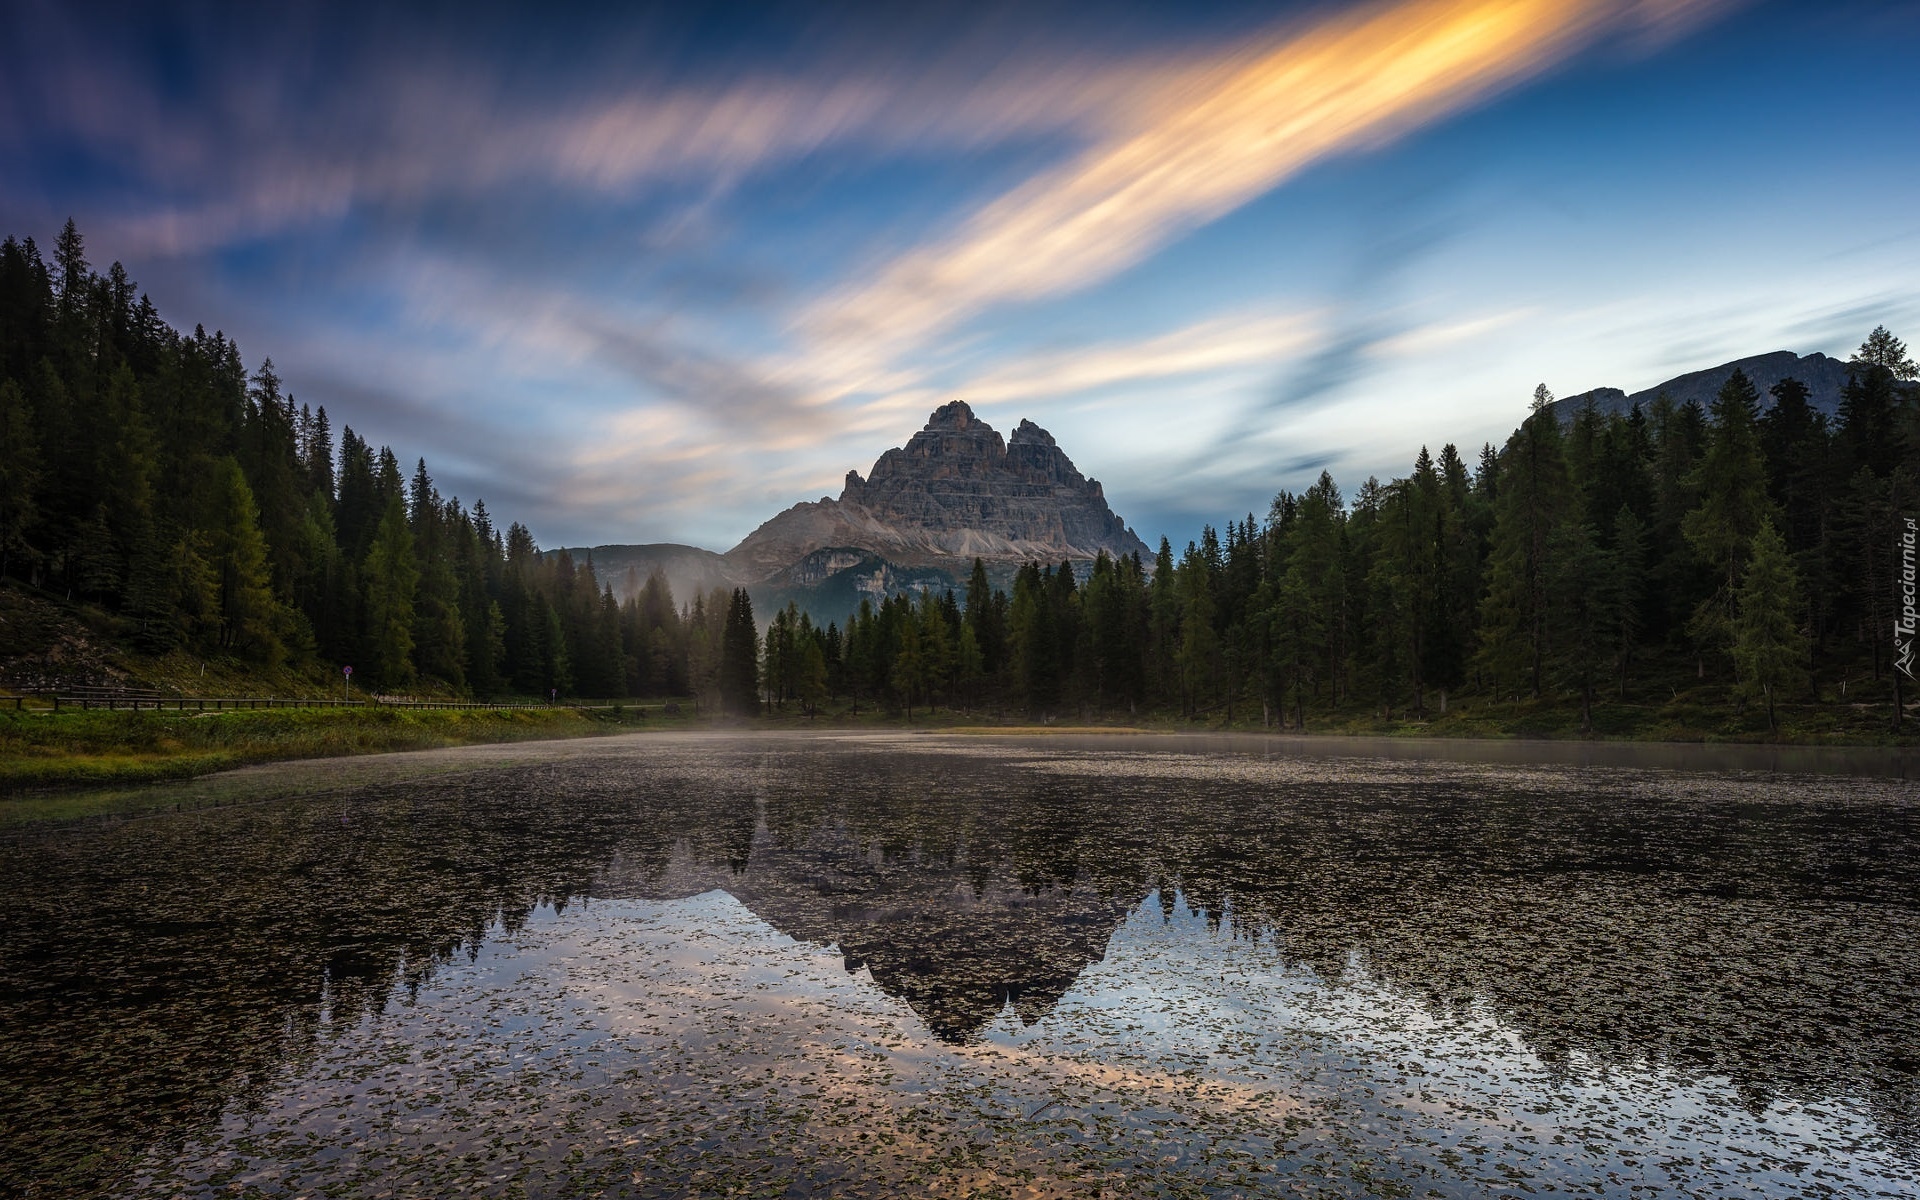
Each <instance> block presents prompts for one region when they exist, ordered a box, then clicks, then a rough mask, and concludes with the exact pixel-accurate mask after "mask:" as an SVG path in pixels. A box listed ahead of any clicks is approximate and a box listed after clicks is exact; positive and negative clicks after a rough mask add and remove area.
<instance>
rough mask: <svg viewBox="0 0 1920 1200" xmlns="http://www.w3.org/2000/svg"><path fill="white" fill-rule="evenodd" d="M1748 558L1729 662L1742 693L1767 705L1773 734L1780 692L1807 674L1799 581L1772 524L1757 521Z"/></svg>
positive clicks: (1765, 520) (1778, 724)
mask: <svg viewBox="0 0 1920 1200" xmlns="http://www.w3.org/2000/svg"><path fill="white" fill-rule="evenodd" d="M1750 553H1751V557H1750V561H1749V562H1748V563H1747V568H1746V575H1745V578H1744V579H1742V580H1741V583H1740V591H1739V600H1738V604H1737V607H1736V610H1735V615H1734V627H1733V659H1734V663H1735V664H1736V666H1737V668H1738V670H1739V678H1740V687H1741V690H1742V691H1743V692H1744V693H1745V694H1746V695H1747V696H1748V697H1749V698H1751V699H1756V700H1765V701H1766V705H1767V730H1768V732H1770V733H1772V732H1778V731H1779V728H1780V723H1779V719H1778V717H1777V716H1776V714H1775V710H1774V706H1775V701H1776V699H1777V697H1778V695H1779V692H1780V689H1782V688H1786V687H1791V686H1793V684H1794V682H1795V681H1796V680H1798V679H1800V678H1801V676H1802V675H1803V674H1804V670H1805V668H1804V664H1805V661H1806V641H1805V636H1804V635H1803V634H1802V632H1801V629H1800V612H1801V607H1802V606H1801V596H1800V580H1799V577H1798V575H1797V574H1796V573H1795V571H1794V569H1793V560H1792V558H1790V557H1789V556H1788V554H1787V548H1786V543H1785V542H1784V541H1782V540H1781V537H1780V535H1779V534H1778V533H1777V532H1775V531H1774V528H1773V522H1772V520H1770V519H1763V520H1762V521H1761V523H1760V528H1759V530H1758V531H1756V532H1755V534H1754V536H1753V545H1752V548H1751V552H1750Z"/></svg>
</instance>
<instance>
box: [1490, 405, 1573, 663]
mask: <svg viewBox="0 0 1920 1200" xmlns="http://www.w3.org/2000/svg"><path fill="white" fill-rule="evenodd" d="M1572 499H1573V497H1572V483H1571V481H1570V480H1569V478H1568V476H1567V461H1566V455H1565V452H1564V449H1563V447H1562V443H1561V437H1560V425H1559V422H1558V421H1556V420H1555V419H1554V417H1553V414H1552V413H1551V412H1547V411H1545V410H1541V409H1536V411H1535V413H1534V415H1532V416H1530V417H1528V418H1527V420H1526V421H1525V422H1524V423H1523V424H1522V425H1521V426H1520V428H1519V429H1518V430H1516V431H1515V432H1514V434H1513V436H1512V437H1510V438H1508V439H1507V445H1506V448H1505V449H1504V450H1503V451H1502V452H1501V455H1500V486H1499V490H1498V493H1497V494H1496V498H1495V501H1494V525H1493V533H1492V538H1491V544H1490V546H1489V547H1488V552H1487V591H1486V595H1485V596H1484V597H1483V598H1482V600H1481V609H1480V649H1479V654H1478V659H1479V662H1480V665H1481V667H1482V668H1483V669H1484V670H1485V671H1486V672H1487V673H1488V674H1489V675H1491V676H1492V677H1493V679H1494V680H1495V682H1496V685H1497V686H1499V687H1501V688H1502V689H1506V688H1512V687H1513V686H1514V685H1516V684H1521V685H1524V686H1526V687H1527V688H1529V689H1530V690H1531V692H1532V694H1533V695H1534V696H1535V697H1538V696H1540V695H1541V693H1542V690H1543V688H1544V686H1545V682H1546V667H1547V660H1548V652H1549V646H1550V642H1551V637H1552V622H1551V616H1552V605H1551V601H1550V592H1551V590H1552V587H1553V579H1554V563H1553V537H1554V534H1555V532H1556V531H1557V530H1558V529H1559V528H1560V525H1561V523H1562V522H1563V521H1565V520H1566V518H1567V513H1568V510H1569V509H1570V507H1571V505H1572Z"/></svg>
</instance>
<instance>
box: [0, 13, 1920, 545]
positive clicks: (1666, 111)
mask: <svg viewBox="0 0 1920 1200" xmlns="http://www.w3.org/2000/svg"><path fill="white" fill-rule="evenodd" d="M613 7H616V6H600V5H591V6H579V7H576V6H573V5H570V4H567V3H561V2H555V3H549V4H544V5H540V6H489V5H486V4H475V3H463V4H458V5H454V4H448V5H444V6H440V7H430V6H429V7H420V6H404V5H393V4H373V5H359V6H356V5H353V4H328V5H313V6H300V5H287V6H267V5H242V6H223V5H219V4H192V5H179V4H161V3H148V4H136V5H127V6H122V7H116V6H103V5H97V4H87V3H80V2H76V0H58V2H53V3H41V2H39V0H6V3H5V4H4V5H0V45H6V46H9V47H10V49H9V51H8V53H7V55H6V59H7V65H6V68H5V70H4V71H0V234H8V233H10V234H13V235H14V236H19V237H24V236H33V237H34V238H35V239H36V240H37V241H39V242H40V244H41V245H42V246H43V247H50V246H51V244H52V242H53V238H54V236H55V234H56V233H57V232H58V230H59V228H60V225H61V224H62V223H63V222H64V221H65V220H66V219H67V218H68V217H69V216H71V217H72V218H74V219H75V220H76V221H77V222H78V223H79V226H80V229H81V231H82V233H83V234H84V235H85V236H86V238H87V246H88V251H89V256H90V257H91V258H92V259H93V261H94V262H95V264H96V266H104V265H105V264H107V263H109V262H112V261H115V260H118V261H120V262H122V263H124V264H125V265H126V267H127V269H128V271H129V272H130V273H131V274H132V276H133V277H134V279H135V280H136V281H137V282H138V283H139V285H140V286H141V288H142V289H143V290H144V291H145V292H146V293H147V294H149V295H150V296H151V297H152V299H153V301H154V303H155V304H156V305H157V306H158V307H159V309H160V312H161V314H162V315H163V316H164V317H165V318H166V319H167V320H168V321H170V322H171V323H173V324H174V325H175V326H177V327H181V328H186V329H191V328H192V327H193V326H194V325H195V324H204V325H205V326H206V327H207V328H208V329H216V328H217V329H221V330H224V331H225V332H226V333H227V334H228V335H230V336H232V337H234V338H236V339H237V340H238V342H239V344H240V347H241V350H242V353H243V354H244V355H245V357H246V360H247V362H248V365H249V366H254V365H257V364H258V363H259V362H260V360H261V359H263V358H267V357H271V358H272V360H273V362H274V365H275V368H276V370H277V371H278V373H279V374H280V376H281V377H282V379H283V380H284V383H285V386H286V387H287V388H288V389H290V390H291V391H292V393H293V395H294V396H295V397H296V399H297V400H299V401H301V402H304V403H307V404H310V405H316V406H317V405H324V406H325V407H326V409H327V411H328V414H329V416H330V417H331V419H332V422H333V426H334V429H335V430H336V432H337V431H338V430H339V428H340V427H341V426H342V425H343V424H344V425H349V426H351V427H352V428H353V429H354V430H355V431H356V432H358V433H359V434H360V435H361V436H363V437H365V438H367V439H369V440H370V441H372V442H374V443H376V444H382V443H384V444H390V445H392V447H393V448H394V450H395V452H396V453H397V454H398V455H399V456H400V457H401V459H402V460H403V462H406V463H408V464H411V463H412V462H413V460H414V459H415V458H417V457H422V456H424V457H425V459H426V460H427V464H428V468H429V470H430V471H431V472H432V473H433V475H434V477H435V478H436V480H437V481H438V483H439V485H440V488H441V490H442V492H443V493H446V494H451V495H458V496H459V497H461V498H462V499H463V500H464V501H466V502H468V503H469V504H470V503H471V502H472V501H473V500H474V499H477V498H484V499H485V500H486V502H487V505H488V508H489V509H490V510H491V511H493V512H494V513H495V514H496V516H498V517H501V518H504V519H517V520H520V521H522V522H524V523H526V524H527V525H528V526H529V527H530V528H531V529H532V531H533V533H534V535H535V537H536V538H537V539H538V540H539V542H540V543H541V544H542V545H546V546H558V545H595V544H606V543H639V542H656V541H673V542H687V543H690V544H694V545H700V546H706V547H709V548H712V549H719V550H724V549H726V548H728V547H729V546H731V545H733V544H734V543H735V542H737V541H739V540H740V539H741V538H742V537H744V536H745V535H746V534H747V533H748V532H750V531H751V530H752V529H753V528H754V527H755V526H756V525H758V524H759V523H760V522H761V521H763V520H765V519H767V518H768V517H771V516H772V515H773V514H774V513H776V512H778V511H779V510H781V509H784V508H786V507H787V506H789V505H791V504H793V503H796V502H798V501H802V500H810V499H817V498H819V497H821V496H823V495H838V493H839V491H840V487H841V481H842V478H843V476H844V475H845V473H846V472H847V471H848V470H849V469H858V470H860V471H861V472H863V473H864V472H866V470H867V469H868V468H869V467H870V466H871V464H872V462H873V460H874V459H875V458H876V457H878V456H879V454H880V453H881V452H883V451H884V450H886V449H887V448H889V447H891V446H897V445H900V444H902V443H904V442H905V441H906V439H907V438H908V437H910V436H911V435H912V434H913V432H914V431H915V430H917V429H919V428H920V427H921V425H922V424H924V423H925V421H926V419H927V415H928V413H929V412H930V411H931V410H932V409H934V408H935V407H937V406H939V405H940V404H943V403H946V402H947V401H950V400H956V399H958V400H965V401H966V402H967V403H968V404H970V405H971V406H972V408H973V410H974V411H975V413H976V414H978V415H979V416H980V417H982V418H983V419H985V420H987V421H988V422H989V423H991V424H993V425H994V426H995V427H996V428H998V429H1000V430H1001V431H1002V432H1003V433H1006V432H1010V431H1011V430H1012V428H1013V427H1014V426H1015V425H1016V424H1017V423H1018V422H1019V420H1020V419H1021V418H1023V417H1024V418H1029V419H1032V420H1033V421H1035V422H1036V423H1038V424H1040V425H1041V426H1043V427H1045V428H1046V429H1048V430H1049V431H1051V432H1052V433H1053V434H1054V436H1055V437H1056V438H1057V439H1058V441H1059V443H1060V445H1061V447H1062V448H1063V449H1065V450H1066V451H1067V453H1068V454H1069V455H1070V456H1071V457H1072V458H1073V460H1074V462H1075V463H1076V465H1078V466H1079V467H1080V469H1081V470H1082V471H1083V472H1084V473H1085V474H1087V475H1089V476H1092V477H1096V478H1098V479H1100V480H1101V481H1102V482H1103V483H1104V485H1105V488H1106V494H1107V497H1108V499H1109V501H1110V502H1111V503H1112V505H1113V507H1114V508H1115V510H1116V511H1117V512H1119V513H1120V514H1121V516H1123V517H1124V518H1126V520H1127V521H1128V522H1129V523H1130V524H1131V525H1132V526H1133V527H1134V528H1135V530H1137V531H1138V532H1139V533H1140V534H1141V535H1142V536H1144V537H1146V538H1147V539H1148V541H1149V542H1156V541H1157V540H1158V538H1159V537H1160V536H1161V535H1163V534H1164V535H1167V536H1169V537H1171V538H1173V540H1174V542H1175V544H1176V545H1178V544H1181V543H1182V542H1184V541H1185V540H1186V539H1187V538H1190V537H1193V536H1196V535H1197V533H1198V532H1199V529H1200V527H1201V524H1202V523H1203V522H1210V523H1213V524H1215V525H1219V524H1221V523H1223V522H1224V521H1226V520H1227V519H1229V518H1234V517H1237V516H1240V515H1244V514H1247V513H1253V514H1255V515H1261V514H1264V513H1265V512H1266V510H1267V507H1268V505H1269V503H1270V502H1271V500H1272V498H1273V495H1274V493H1275V492H1276V491H1278V490H1280V489H1282V488H1286V489H1291V490H1299V489H1301V488H1303V487H1304V486H1306V485H1307V484H1309V483H1311V482H1312V481H1313V479H1315V478H1316V477H1317V476H1318V474H1319V473H1320V471H1322V470H1323V469H1324V470H1330V471H1332V472H1333V474H1334V476H1335V478H1336V480H1338V481H1339V482H1340V483H1341V485H1342V486H1343V488H1345V490H1346V491H1347V492H1348V493H1349V494H1351V492H1352V491H1353V489H1354V487H1355V486H1357V484H1358V483H1359V482H1360V481H1361V480H1362V479H1364V478H1365V477H1366V476H1368V475H1369V474H1377V475H1378V476H1380V477H1381V478H1382V479H1385V478H1389V477H1391V476H1394V475H1400V474H1404V473H1405V472H1406V471H1407V470H1408V468H1409V466H1410V464H1411V463H1412V461H1413V459H1414V457H1415V455H1416V454H1417V453H1418V451H1419V449H1420V448H1421V446H1423V445H1426V446H1430V447H1432V448H1433V449H1435V450H1436V451H1437V449H1438V448H1439V446H1440V445H1441V444H1443V443H1445V442H1449V441H1451V442H1455V443H1457V444H1458V445H1459V446H1460V448H1461V450H1462V452H1463V454H1465V455H1466V456H1467V457H1468V458H1469V460H1471V459H1472V458H1473V457H1474V456H1475V455H1476V454H1477V452H1478V448H1479V446H1480V444H1481V443H1482V442H1483V441H1492V442H1494V443H1495V444H1498V443H1499V442H1500V441H1502V440H1503V439H1504V438H1505V437H1506V436H1507V434H1508V433H1509V432H1510V431H1511V430H1512V429H1513V427H1514V425H1515V424H1516V423H1517V422H1518V421H1519V419H1520V418H1521V417H1522V416H1524V414H1525V412H1526V406H1527V402H1528V400H1529V398H1530V397H1531V394H1532V391H1533V388H1534V385H1535V384H1537V383H1540V382H1545V383H1546V384H1547V386H1548V387H1549V388H1551V389H1552V390H1553V391H1554V392H1556V393H1557V394H1562V395H1564V394H1570V393H1574V392H1579V391H1584V390H1586V389H1588V388H1592V387H1595V386H1602V385H1604V386H1613V387H1621V388H1625V389H1626V390H1628V391H1633V390H1637V389H1640V388H1644V387H1648V386H1651V385H1653V384H1655V383H1658V382H1659V381H1661V380H1663V379H1665V378H1668V377H1670V376H1672V375H1676V374H1680V373H1682V372H1685V371H1689V370H1697V369H1701V368H1704V367H1710V366H1714V365H1717V364H1719V363H1722V362H1725V361H1728V360H1730V359H1734V358H1739V357H1744V356H1746V355H1749V354H1758V353H1763V352H1767V351H1772V350H1778V349H1790V350H1794V351H1797V352H1800V353H1810V352H1814V351H1820V352H1824V353H1828V354H1834V355H1837V356H1840V357H1845V356H1846V354H1848V353H1849V352H1850V351H1851V350H1852V349H1853V348H1854V347H1856V346H1857V345H1858V344H1859V343H1860V341H1861V340H1862V339H1863V338H1864V337H1865V336H1866V334H1867V333H1868V331H1869V330H1871V329H1872V328H1873V327H1874V326H1875V325H1879V324H1885V325H1887V326H1888V327H1890V328H1891V329H1893V331H1894V332H1895V333H1896V334H1898V335H1901V336H1903V337H1905V338H1907V339H1908V340H1909V341H1914V342H1916V343H1920V153H1917V151H1920V71H1916V64H1920V3H1913V2H1912V0H1883V2H1879V3H1867V2H1864V0H1823V2H1819V3H1784V2H1776V3H1768V2H1765V0H1753V2H1747V3H1742V2H1739V0H1387V2H1385V3H1374V4H1352V3H1298V2H1294V3H1288V2H1275V0H1269V2H1268V3H1259V4H1256V3H1240V4H1233V3H1229V4H1222V5H1215V6H1207V5H1202V4H1197V3H1192V2H1189V3H1178V4H1150V3H1142V2H1136V0H1105V2H1103V3H1099V4H1059V3H1048V2H1046V0H1028V2H1026V3H1010V4H1003V5H997V4H993V3H989V2H985V0H973V2H968V3H954V4H939V3H929V4H921V5H898V4H880V3H873V4H841V5H829V4H819V3H813V4H795V5H791V6H780V5H773V4H757V5H714V6H702V5H699V4H695V3H684V4H672V5H667V4H658V5H636V6H632V8H631V10H630V11H627V12H624V13H618V14H614V15H609V14H608V13H607V11H606V10H607V9H608V8H613Z"/></svg>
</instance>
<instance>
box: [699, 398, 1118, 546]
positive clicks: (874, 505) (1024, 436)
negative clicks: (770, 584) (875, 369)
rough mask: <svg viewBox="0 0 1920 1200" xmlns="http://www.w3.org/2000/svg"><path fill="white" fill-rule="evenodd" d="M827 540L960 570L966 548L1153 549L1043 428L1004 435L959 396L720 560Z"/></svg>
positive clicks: (1024, 425)
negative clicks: (838, 488)
mask: <svg viewBox="0 0 1920 1200" xmlns="http://www.w3.org/2000/svg"><path fill="white" fill-rule="evenodd" d="M830 547H831V548H846V549H854V550H864V551H868V552H870V553H873V554H875V555H878V556H880V557H882V558H884V559H886V560H887V561H888V562H890V563H893V564H896V565H901V566H908V567H939V568H943V569H946V570H949V571H952V570H955V569H959V570H962V571H964V569H965V566H966V564H968V563H969V562H971V560H972V559H974V558H976V557H978V558H983V559H986V560H988V561H990V562H1024V561H1027V560H1037V561H1043V562H1060V561H1062V560H1081V561H1084V560H1089V559H1092V558H1094V557H1095V556H1096V555H1098V554H1099V553H1100V552H1101V551H1102V550H1105V551H1106V552H1107V553H1109V554H1114V555H1120V554H1133V553H1136V552H1137V553H1139V554H1141V555H1147V554H1150V553H1151V550H1149V549H1148V547H1147V545H1146V543H1145V542H1143V541H1141V540H1140V538H1139V537H1138V536H1137V535H1136V534H1135V533H1134V532H1133V530H1131V529H1129V528H1127V526H1126V523H1125V522H1124V521H1122V520H1121V519H1120V518H1119V517H1118V516H1117V515H1115V513H1114V511H1113V510H1112V509H1111V508H1109V507H1108V506H1107V499H1106V494H1105V492H1104V491H1103V490H1102V489H1101V487H1100V483H1099V481H1098V480H1093V479H1088V478H1086V477H1085V476H1083V475H1081V474H1080V472H1079V470H1078V469H1077V468H1075V467H1074V465H1073V462H1072V460H1070V459H1069V458H1068V457H1067V456H1066V454H1065V453H1064V452H1063V451H1061V449H1060V447H1059V446H1058V444H1056V443H1055V442H1054V440H1053V437H1052V435H1050V434H1048V433H1047V431H1046V430H1044V429H1042V428H1040V427H1039V426H1038V425H1035V424H1034V423H1033V422H1031V421H1022V422H1020V425H1019V427H1018V428H1016V429H1015V430H1014V432H1013V437H1012V438H1011V439H1009V440H1006V441H1003V440H1002V439H1001V437H1000V434H999V433H998V432H997V431H995V430H994V428H993V427H992V426H990V425H988V424H987V423H986V422H985V421H982V420H980V419H979V418H978V417H976V416H974V415H973V410H972V409H971V408H969V407H967V405H966V404H964V403H961V402H959V401H954V402H953V403H951V404H947V405H943V406H942V407H941V408H939V409H937V410H936V411H935V412H934V413H933V415H932V416H931V417H930V418H929V419H928V421H927V424H926V427H925V428H923V429H922V430H921V431H920V432H919V433H916V434H914V435H913V438H912V439H911V440H910V441H908V442H907V444H906V445H905V446H904V447H896V448H895V449H892V450H889V451H887V452H886V453H885V454H882V455H881V456H880V458H879V460H878V461H877V462H875V463H874V465H873V471H872V474H871V475H870V476H869V477H868V478H866V479H862V478H861V477H860V473H859V472H858V471H849V472H847V483H846V487H845V489H844V490H843V491H842V492H841V493H840V497H839V499H837V500H835V499H831V498H827V497H822V498H821V499H819V500H817V501H811V502H807V503H802V504H796V505H794V506H793V507H792V508H790V509H788V510H787V511H785V512H783V513H781V514H779V515H778V516H776V517H774V518H773V519H772V520H770V521H768V522H766V523H765V524H763V525H761V526H760V528H758V529H756V530H754V531H753V532H752V533H751V534H749V535H747V537H746V539H745V540H743V541H742V542H741V543H740V544H739V545H738V546H735V547H734V548H733V549H731V550H729V551H727V554H726V559H727V563H728V566H729V567H730V568H732V569H733V570H734V571H736V572H737V573H738V574H740V575H741V576H743V577H745V578H747V579H750V580H755V581H759V580H765V579H769V578H770V577H772V576H773V575H774V574H776V573H777V572H780V571H783V570H786V569H788V568H789V567H791V566H793V565H794V564H795V563H797V562H798V561H799V560H801V559H802V558H804V557H806V556H807V555H809V554H811V553H813V552H814V551H816V550H821V549H826V548H830Z"/></svg>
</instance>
